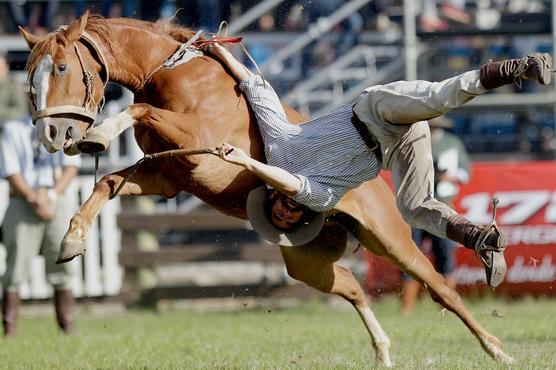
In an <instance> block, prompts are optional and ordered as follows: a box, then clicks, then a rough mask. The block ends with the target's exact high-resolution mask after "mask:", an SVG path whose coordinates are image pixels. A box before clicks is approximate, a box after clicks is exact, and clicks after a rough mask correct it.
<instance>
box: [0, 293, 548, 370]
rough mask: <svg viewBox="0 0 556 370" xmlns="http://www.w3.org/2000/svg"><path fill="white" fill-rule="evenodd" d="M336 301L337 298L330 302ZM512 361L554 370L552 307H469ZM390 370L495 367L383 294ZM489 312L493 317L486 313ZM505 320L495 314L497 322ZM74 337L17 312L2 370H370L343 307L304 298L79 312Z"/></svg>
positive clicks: (449, 321)
mask: <svg viewBox="0 0 556 370" xmlns="http://www.w3.org/2000/svg"><path fill="white" fill-rule="evenodd" d="M334 302H336V301H334ZM467 303H468V307H469V308H470V309H471V310H472V312H473V313H474V314H475V316H476V317H477V318H478V319H479V321H480V322H481V323H482V324H483V325H484V326H485V327H486V328H487V330H490V331H491V332H492V333H493V334H494V335H496V336H498V338H500V339H501V340H502V341H503V342H504V344H505V347H504V348H505V350H506V351H507V352H508V353H509V354H510V355H512V356H514V357H515V359H516V360H517V362H516V364H515V365H513V366H511V367H510V368H512V369H556V300H548V299H543V300H532V299H528V300H520V301H516V302H506V301H497V300H492V299H488V300H483V301H478V300H477V301H470V302H467ZM373 308H374V311H375V313H376V314H377V316H378V318H379V320H380V321H381V323H382V325H383V327H384V329H385V330H386V332H387V333H388V334H389V336H390V339H391V340H392V352H391V353H392V359H393V361H394V364H395V368H398V369H482V368H484V369H491V368H495V369H496V368H505V367H504V366H501V365H497V364H496V363H495V362H494V361H492V360H491V359H490V358H489V357H487V356H486V355H485V353H484V352H483V351H482V350H481V348H480V346H479V344H478V342H477V341H476V340H475V338H474V337H472V336H471V334H470V333H469V332H468V330H467V329H466V328H465V327H464V326H463V324H462V323H461V322H459V320H457V319H456V318H455V317H454V316H453V315H452V314H449V313H442V312H440V308H439V306H437V305H435V304H434V303H432V302H431V301H430V299H423V300H422V301H421V304H420V305H419V307H418V308H417V310H416V312H415V314H414V315H412V316H411V317H400V316H399V315H398V314H397V309H398V303H397V301H396V300H395V299H394V298H393V297H391V298H386V299H383V300H381V301H379V302H375V303H374V304H373ZM493 310H496V312H497V313H498V314H497V315H493V314H492V312H493ZM500 316H503V317H500ZM78 320H79V321H78V331H79V332H78V334H77V335H75V336H72V337H66V336H63V335H61V334H59V333H58V331H57V329H56V327H55V325H54V322H53V321H54V320H53V317H52V316H50V315H37V316H31V315H29V314H28V315H24V316H23V317H22V318H21V319H20V326H19V336H18V337H17V338H16V339H14V340H2V341H1V344H2V345H1V346H0V366H1V367H2V368H5V369H197V368H201V369H217V368H223V369H224V368H225V369H228V368H234V369H259V368H261V369H368V368H375V367H376V366H375V362H374V361H375V360H374V351H373V350H372V348H371V342H370V338H369V337H368V335H367V333H366V331H365V330H364V327H363V325H362V324H361V323H360V320H359V317H358V316H357V314H356V313H355V311H353V310H352V309H351V308H350V307H349V306H346V305H344V304H343V303H342V302H338V303H333V304H330V303H328V304H325V303H323V302H321V301H311V302H308V303H303V304H300V305H299V306H296V307H283V308H281V307H279V306H275V305H270V306H265V307H262V308H253V309H251V308H249V305H248V306H247V307H245V308H242V309H240V310H238V311H233V312H208V313H197V312H194V311H192V310H179V311H170V312H165V313H162V314H157V313H154V312H151V311H129V312H127V313H117V314H105V315H98V314H95V315H93V314H91V313H82V314H81V315H80V316H79V319H78Z"/></svg>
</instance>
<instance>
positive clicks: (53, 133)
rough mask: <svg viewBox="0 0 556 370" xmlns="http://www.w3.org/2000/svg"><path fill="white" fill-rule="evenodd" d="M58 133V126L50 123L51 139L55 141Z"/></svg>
mask: <svg viewBox="0 0 556 370" xmlns="http://www.w3.org/2000/svg"><path fill="white" fill-rule="evenodd" d="M57 133H58V132H57V130H56V127H54V126H53V125H49V126H48V136H49V138H50V140H52V141H53V140H54V138H55V137H56V134H57Z"/></svg>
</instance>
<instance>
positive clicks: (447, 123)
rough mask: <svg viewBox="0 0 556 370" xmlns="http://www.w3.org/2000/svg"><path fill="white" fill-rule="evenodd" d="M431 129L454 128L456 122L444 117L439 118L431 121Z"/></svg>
mask: <svg viewBox="0 0 556 370" xmlns="http://www.w3.org/2000/svg"><path fill="white" fill-rule="evenodd" d="M429 126H430V127H440V128H453V127H454V122H452V120H451V119H449V118H446V117H444V116H438V117H435V118H432V119H430V120H429Z"/></svg>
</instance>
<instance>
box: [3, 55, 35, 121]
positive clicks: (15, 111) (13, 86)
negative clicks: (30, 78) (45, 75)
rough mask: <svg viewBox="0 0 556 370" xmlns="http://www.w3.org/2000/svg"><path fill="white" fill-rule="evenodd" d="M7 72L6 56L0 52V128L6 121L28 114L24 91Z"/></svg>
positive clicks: (8, 70)
mask: <svg viewBox="0 0 556 370" xmlns="http://www.w3.org/2000/svg"><path fill="white" fill-rule="evenodd" d="M9 72H10V66H9V64H8V61H7V59H6V54H5V53H4V52H3V51H1V50H0V127H1V126H2V123H3V122H4V121H6V120H7V119H11V118H20V117H23V116H25V115H27V114H29V111H28V108H27V105H28V104H27V96H26V94H25V89H24V87H23V85H22V84H20V83H19V82H17V81H15V80H14V79H12V78H11V76H10V73H9Z"/></svg>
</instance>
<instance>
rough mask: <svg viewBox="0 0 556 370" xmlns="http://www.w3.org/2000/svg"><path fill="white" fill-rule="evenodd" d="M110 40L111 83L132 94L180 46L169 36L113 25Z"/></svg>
mask: <svg viewBox="0 0 556 370" xmlns="http://www.w3.org/2000/svg"><path fill="white" fill-rule="evenodd" d="M112 36H113V42H112V45H111V46H112V50H113V53H111V58H110V61H109V62H108V63H109V68H110V81H112V82H115V83H118V84H120V85H123V86H125V87H127V88H128V89H130V90H131V91H133V92H136V91H137V90H138V89H139V88H140V87H141V86H142V85H143V83H144V81H145V80H146V79H147V78H148V77H149V75H150V74H151V73H152V72H153V71H154V70H155V69H156V68H157V67H158V66H160V65H161V64H162V63H163V62H164V61H165V60H166V59H167V58H168V57H169V56H170V55H171V54H172V53H173V52H174V51H175V50H176V48H177V46H178V45H179V44H178V42H177V41H175V40H173V39H172V38H170V37H169V36H166V35H160V34H157V33H154V32H151V31H149V30H145V29H141V28H138V27H133V26H125V25H121V24H115V25H113V27H112Z"/></svg>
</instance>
